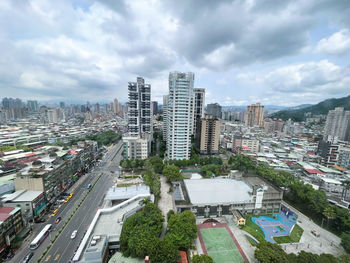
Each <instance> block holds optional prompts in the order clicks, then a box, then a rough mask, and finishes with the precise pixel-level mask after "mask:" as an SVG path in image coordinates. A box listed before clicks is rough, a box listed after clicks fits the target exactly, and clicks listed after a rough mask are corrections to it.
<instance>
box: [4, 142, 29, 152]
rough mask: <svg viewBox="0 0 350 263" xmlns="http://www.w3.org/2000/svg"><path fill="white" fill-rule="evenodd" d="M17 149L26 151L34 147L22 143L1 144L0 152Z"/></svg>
mask: <svg viewBox="0 0 350 263" xmlns="http://www.w3.org/2000/svg"><path fill="white" fill-rule="evenodd" d="M15 150H23V151H25V152H30V151H33V148H31V147H29V146H25V145H21V144H17V145H16V146H0V152H10V151H15Z"/></svg>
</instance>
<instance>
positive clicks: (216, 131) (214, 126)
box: [200, 115, 220, 154]
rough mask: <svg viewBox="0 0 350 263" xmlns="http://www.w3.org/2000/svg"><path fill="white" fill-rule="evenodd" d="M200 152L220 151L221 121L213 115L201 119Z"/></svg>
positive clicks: (212, 152)
mask: <svg viewBox="0 0 350 263" xmlns="http://www.w3.org/2000/svg"><path fill="white" fill-rule="evenodd" d="M200 126H201V139H200V153H201V154H215V153H218V152H219V138H220V121H219V120H218V119H217V118H214V117H212V116H211V115H206V116H205V117H204V118H202V120H201V125H200Z"/></svg>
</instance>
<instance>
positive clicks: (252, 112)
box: [245, 103, 264, 127]
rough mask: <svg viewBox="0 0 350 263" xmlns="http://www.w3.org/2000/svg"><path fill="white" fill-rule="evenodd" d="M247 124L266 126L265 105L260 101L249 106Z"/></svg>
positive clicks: (246, 116) (246, 117)
mask: <svg viewBox="0 0 350 263" xmlns="http://www.w3.org/2000/svg"><path fill="white" fill-rule="evenodd" d="M245 125H247V126H250V127H252V126H260V127H264V106H262V105H260V103H257V104H252V105H249V106H247V112H246V115H245Z"/></svg>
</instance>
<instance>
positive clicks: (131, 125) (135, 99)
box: [128, 77, 152, 137]
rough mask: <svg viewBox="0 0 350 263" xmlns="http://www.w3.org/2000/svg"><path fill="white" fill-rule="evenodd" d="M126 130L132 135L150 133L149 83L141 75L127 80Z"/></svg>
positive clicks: (137, 135) (140, 135)
mask: <svg viewBox="0 0 350 263" xmlns="http://www.w3.org/2000/svg"><path fill="white" fill-rule="evenodd" d="M128 90H129V103H128V130H129V135H130V136H132V137H142V136H143V134H144V133H152V116H151V112H152V111H151V85H150V84H145V80H144V79H143V78H141V77H138V78H137V82H129V85H128Z"/></svg>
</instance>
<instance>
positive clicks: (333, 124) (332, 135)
mask: <svg viewBox="0 0 350 263" xmlns="http://www.w3.org/2000/svg"><path fill="white" fill-rule="evenodd" d="M323 139H324V140H325V141H329V142H332V143H337V142H338V141H350V111H344V108H342V107H338V108H335V109H334V110H330V111H329V112H328V115H327V120H326V126H325V129H324V136H323Z"/></svg>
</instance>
